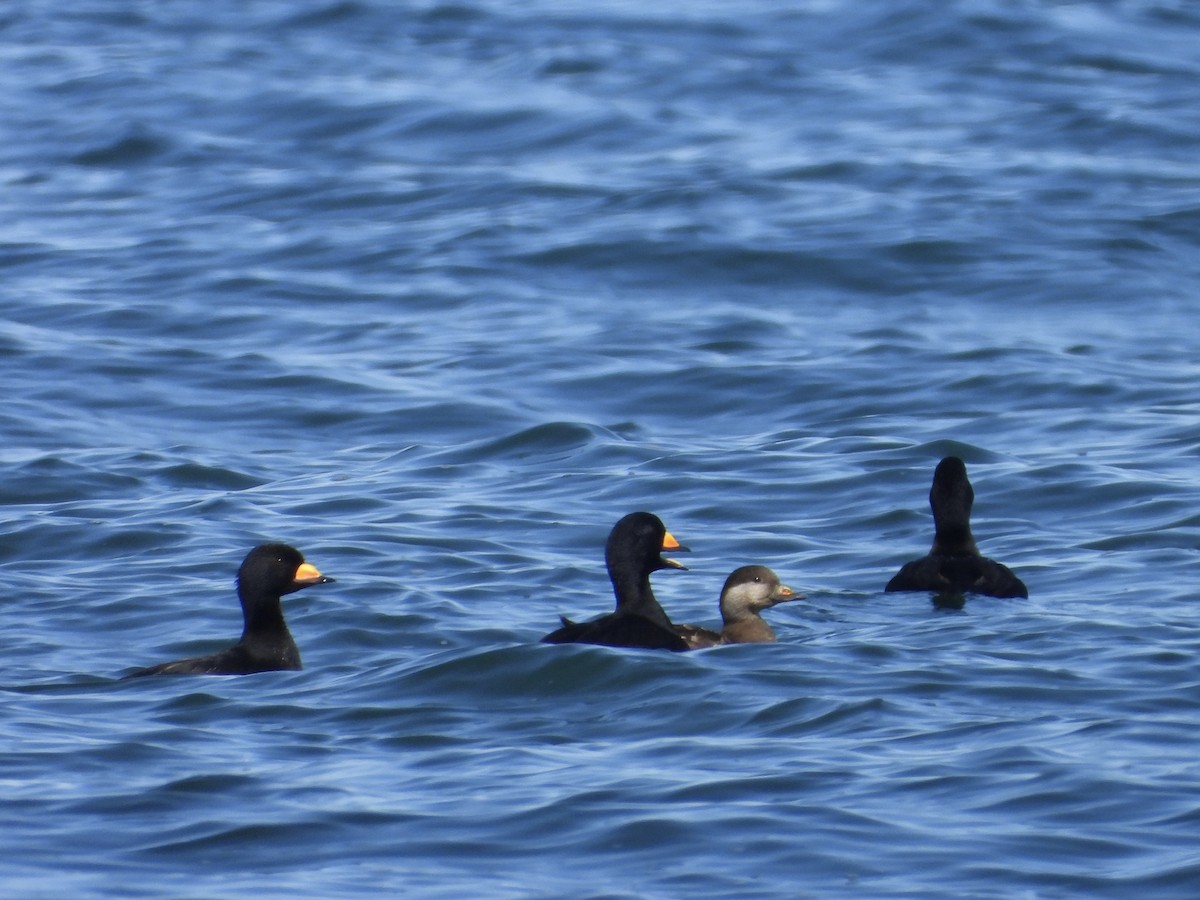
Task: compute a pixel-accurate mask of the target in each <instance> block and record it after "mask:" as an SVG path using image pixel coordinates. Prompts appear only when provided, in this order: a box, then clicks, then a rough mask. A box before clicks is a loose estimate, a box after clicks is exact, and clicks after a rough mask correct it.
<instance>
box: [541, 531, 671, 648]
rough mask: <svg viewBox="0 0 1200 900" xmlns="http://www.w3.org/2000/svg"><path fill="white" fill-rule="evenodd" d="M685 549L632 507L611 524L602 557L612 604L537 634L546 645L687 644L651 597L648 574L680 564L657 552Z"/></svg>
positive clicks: (655, 646)
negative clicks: (604, 611)
mask: <svg viewBox="0 0 1200 900" xmlns="http://www.w3.org/2000/svg"><path fill="white" fill-rule="evenodd" d="M668 550H673V551H677V552H678V551H686V550H687V548H686V547H683V546H681V545H680V543H679V541H677V540H676V539H675V537H674V536H673V535H672V534H671V533H670V532H669V531H667V529H666V526H664V525H663V523H662V520H661V519H659V518H658V516H656V515H654V514H653V513H647V512H636V513H630V514H629V515H627V516H625V517H623V518H622V519H621V520H620V521H619V522H617V524H616V525H614V526H613V529H612V531H611V532H610V533H609V536H608V542H607V543H606V544H605V548H604V561H605V564H606V566H607V568H608V576H609V579H610V580H611V581H612V586H613V593H614V595H615V596H616V608H615V609H614V610H613V611H612V612H611V613H608V614H607V615H603V616H600V617H599V618H596V619H592V620H591V621H588V622H572V621H571V620H570V619H568V618H566V617H563V618H562V627H560V628H558V629H556V630H555V631H552V632H550V634H548V635H546V636H545V637H543V638H542V642H543V643H546V644H602V645H605V646H608V647H637V648H642V649H647V650H672V651H676V652H681V651H684V650H687V649H689V648H688V645H687V643H686V642H685V641H684V639H683V638H681V637H680V636H679V635H678V634H676V633H675V628H674V626H673V625H672V623H671V620H670V619H669V618H668V617H667V614H666V612H665V611H664V610H663V608H662V607H661V606H660V605H659V603H658V601H657V600H656V599H655V597H654V591H653V590H652V589H651V587H650V575H651V573H652V572H656V571H658V570H659V569H684V568H686V567H685V566H684V565H682V564H681V563H678V562H676V561H675V560H673V559H667V558H665V557H663V556H662V554H663V552H665V551H668Z"/></svg>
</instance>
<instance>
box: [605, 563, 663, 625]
mask: <svg viewBox="0 0 1200 900" xmlns="http://www.w3.org/2000/svg"><path fill="white" fill-rule="evenodd" d="M611 577H612V584H613V593H615V594H616V595H617V609H618V610H619V611H621V612H625V613H632V614H635V615H639V616H643V617H644V618H647V619H649V620H651V621H652V622H657V623H658V624H659V625H662V626H664V627H667V628H669V627H670V626H671V620H670V619H669V618H667V614H666V612H665V611H664V610H663V608H662V607H661V606H659V604H658V600H656V599H655V598H654V591H653V590H651V589H650V576H649V575H640V576H639V575H624V576H622V575H612V576H611Z"/></svg>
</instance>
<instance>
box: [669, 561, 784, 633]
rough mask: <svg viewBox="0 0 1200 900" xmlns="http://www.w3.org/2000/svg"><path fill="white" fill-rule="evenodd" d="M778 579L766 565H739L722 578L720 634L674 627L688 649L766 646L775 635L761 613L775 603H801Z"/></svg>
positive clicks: (689, 627)
mask: <svg viewBox="0 0 1200 900" xmlns="http://www.w3.org/2000/svg"><path fill="white" fill-rule="evenodd" d="M803 599H804V595H803V594H797V593H796V592H795V591H794V590H792V589H791V588H790V587H788V586H787V585H786V584H782V583H781V582H780V581H779V576H778V575H776V574H775V573H774V572H772V571H771V570H770V569H768V568H767V567H766V566H742V567H741V568H740V569H735V570H734V571H733V573H732V574H731V575H730V576H729V577H728V578H727V579H725V586H724V587H723V588H721V620H722V622H723V623H724V624H723V625H722V627H721V630H720V631H719V632H716V631H712V630H710V629H708V628H699V627H697V626H695V625H677V626H676V630H677V631H678V632H679V634H680V636H681V637H682V638H683V639H684V640H685V641H687V643H688V647H690V648H691V649H693V650H699V649H702V648H704V647H715V646H716V645H717V644H766V643H771V642H773V641H774V640H775V632H774V631H772V630H771V626H770V625H768V624H767V623H766V620H765V619H763V617H762V615H761V613H762V611H763V610H764V609H770V608H771V607H772V606H774V605H775V604H777V603H787V602H789V601H792V600H803Z"/></svg>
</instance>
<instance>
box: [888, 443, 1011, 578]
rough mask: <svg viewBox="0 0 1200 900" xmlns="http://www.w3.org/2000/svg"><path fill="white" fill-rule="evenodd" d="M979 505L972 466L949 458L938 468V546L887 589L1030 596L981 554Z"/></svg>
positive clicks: (934, 499)
mask: <svg viewBox="0 0 1200 900" xmlns="http://www.w3.org/2000/svg"><path fill="white" fill-rule="evenodd" d="M974 502H975V491H974V490H973V489H972V488H971V482H970V481H969V480H968V479H967V467H966V464H965V463H963V461H962V460H961V459H959V458H958V457H957V456H947V457H946V458H945V459H943V460H942V461H941V462H939V463H938V464H937V468H936V469H934V472H933V487H932V488H930V490H929V506H930V508H931V509H932V510H933V524H934V534H933V547H932V548H931V549H930V551H929V555H928V556H923V557H921V558H920V559H914V560H913V561H912V562H908V563H905V564H904V565H903V566H902V567H901V569H900V571H899V572H897V573H896V575H895V577H893V578H892V580H891V581H889V582H888V583H887V587H885V588H884V590H885V591H934V592H936V593H939V594H955V593H974V594H987V595H989V596H992V597H1028V596H1029V590H1028V589H1027V588H1026V587H1025V585H1024V583H1023V582H1022V581H1021V579H1020V578H1018V577H1017V576H1016V575H1014V574H1013V573H1012V571H1011V570H1010V569H1009V568H1008V567H1007V566H1004V565H1001V564H1000V563H998V562H996V561H995V560H992V559H988V558H987V557H985V556H981V555H980V553H979V548H978V547H977V546H975V538H974V537H972V536H971V505H972V504H973V503H974Z"/></svg>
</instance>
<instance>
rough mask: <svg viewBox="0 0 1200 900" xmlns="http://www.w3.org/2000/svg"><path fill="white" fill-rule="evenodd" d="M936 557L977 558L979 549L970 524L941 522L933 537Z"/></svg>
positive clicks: (933, 552)
mask: <svg viewBox="0 0 1200 900" xmlns="http://www.w3.org/2000/svg"><path fill="white" fill-rule="evenodd" d="M929 552H930V553H931V554H933V555H934V556H977V555H978V554H979V548H978V547H977V546H976V545H975V538H974V536H972V534H971V525H970V523H969V522H939V523H938V525H937V530H936V531H935V532H934V535H933V549H932V550H930V551H929Z"/></svg>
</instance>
